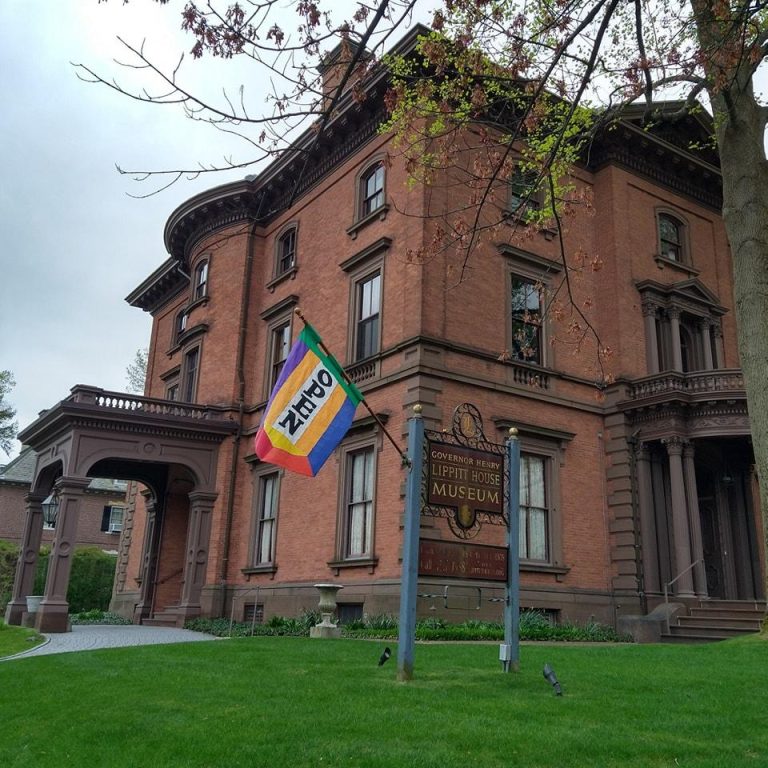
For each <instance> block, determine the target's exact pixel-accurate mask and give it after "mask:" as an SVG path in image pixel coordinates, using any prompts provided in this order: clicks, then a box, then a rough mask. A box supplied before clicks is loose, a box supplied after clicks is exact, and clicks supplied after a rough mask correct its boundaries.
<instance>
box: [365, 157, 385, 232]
mask: <svg viewBox="0 0 768 768" xmlns="http://www.w3.org/2000/svg"><path fill="white" fill-rule="evenodd" d="M383 205H384V163H381V162H378V163H376V164H375V165H372V166H371V167H370V168H369V169H368V170H367V171H366V172H365V173H364V174H363V175H362V176H361V178H360V218H361V219H362V218H365V217H366V216H368V214H370V213H373V212H374V211H376V210H378V209H379V208H381V206H383Z"/></svg>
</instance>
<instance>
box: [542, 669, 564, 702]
mask: <svg viewBox="0 0 768 768" xmlns="http://www.w3.org/2000/svg"><path fill="white" fill-rule="evenodd" d="M544 678H545V679H546V681H547V682H548V683H549V684H550V685H551V686H552V687H553V688H554V689H555V696H562V695H563V689H562V688H561V687H560V683H559V682H558V680H557V675H555V670H554V669H552V667H550V666H549V664H545V665H544Z"/></svg>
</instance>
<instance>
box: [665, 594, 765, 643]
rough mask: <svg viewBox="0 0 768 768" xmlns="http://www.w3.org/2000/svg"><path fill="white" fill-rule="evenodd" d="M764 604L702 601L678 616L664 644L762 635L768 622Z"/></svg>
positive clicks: (666, 635) (714, 640)
mask: <svg viewBox="0 0 768 768" xmlns="http://www.w3.org/2000/svg"><path fill="white" fill-rule="evenodd" d="M765 610H766V608H765V602H763V601H755V600H702V601H700V602H699V605H697V606H691V607H690V608H689V612H688V614H687V615H685V616H679V617H678V618H677V621H676V623H675V624H673V625H671V626H670V628H669V632H662V635H661V641H662V642H664V643H711V642H717V641H720V640H727V639H728V638H729V637H738V636H740V635H746V634H754V633H756V632H759V631H760V628H761V626H762V622H763V620H764V619H765Z"/></svg>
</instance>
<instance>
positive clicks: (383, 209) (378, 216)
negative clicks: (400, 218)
mask: <svg viewBox="0 0 768 768" xmlns="http://www.w3.org/2000/svg"><path fill="white" fill-rule="evenodd" d="M388 212H389V205H388V204H387V203H384V205H382V206H380V207H378V208H377V209H376V210H375V211H371V212H370V213H369V214H368V215H367V216H364V217H363V218H362V219H358V220H357V221H356V222H355V223H354V224H353V225H352V226H351V227H349V228H348V229H347V234H348V235H349V236H350V237H351V238H352V239H353V240H354V239H355V238H356V237H357V233H358V232H359V231H360V230H361V229H364V228H365V227H367V226H368V225H369V224H371V223H372V222H374V221H384V219H386V218H387V213H388Z"/></svg>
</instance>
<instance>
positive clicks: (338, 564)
mask: <svg viewBox="0 0 768 768" xmlns="http://www.w3.org/2000/svg"><path fill="white" fill-rule="evenodd" d="M378 564H379V558H378V557H359V558H356V559H353V560H331V561H330V562H329V563H328V567H329V568H333V570H334V571H335V575H336V576H338V575H339V571H340V570H342V569H343V568H367V569H368V573H373V572H374V570H375V569H376V566H377V565H378Z"/></svg>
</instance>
